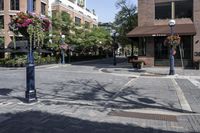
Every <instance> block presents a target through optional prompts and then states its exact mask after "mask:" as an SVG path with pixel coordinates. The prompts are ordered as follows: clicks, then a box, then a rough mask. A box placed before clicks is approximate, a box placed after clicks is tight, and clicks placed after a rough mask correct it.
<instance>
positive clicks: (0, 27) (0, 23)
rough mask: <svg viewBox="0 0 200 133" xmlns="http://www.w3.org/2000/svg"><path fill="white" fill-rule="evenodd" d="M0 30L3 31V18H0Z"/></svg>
mask: <svg viewBox="0 0 200 133" xmlns="http://www.w3.org/2000/svg"><path fill="white" fill-rule="evenodd" d="M0 29H4V16H0Z"/></svg>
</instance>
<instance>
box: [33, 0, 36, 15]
mask: <svg viewBox="0 0 200 133" xmlns="http://www.w3.org/2000/svg"><path fill="white" fill-rule="evenodd" d="M33 11H34V12H35V11H36V0H33Z"/></svg>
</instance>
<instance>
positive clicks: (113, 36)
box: [110, 30, 119, 66]
mask: <svg viewBox="0 0 200 133" xmlns="http://www.w3.org/2000/svg"><path fill="white" fill-rule="evenodd" d="M110 35H111V37H112V38H113V65H114V66H116V65H117V60H116V53H115V48H116V37H118V36H119V33H117V32H116V30H112V32H111V33H110Z"/></svg>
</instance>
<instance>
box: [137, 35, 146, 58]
mask: <svg viewBox="0 0 200 133" xmlns="http://www.w3.org/2000/svg"><path fill="white" fill-rule="evenodd" d="M146 43H147V38H146V37H142V38H139V45H138V55H139V56H146Z"/></svg>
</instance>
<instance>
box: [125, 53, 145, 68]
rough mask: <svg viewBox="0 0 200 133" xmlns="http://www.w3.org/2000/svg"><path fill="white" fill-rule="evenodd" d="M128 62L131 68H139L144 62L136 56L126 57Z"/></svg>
mask: <svg viewBox="0 0 200 133" xmlns="http://www.w3.org/2000/svg"><path fill="white" fill-rule="evenodd" d="M128 63H132V66H133V68H137V69H141V68H142V67H143V65H145V62H144V61H143V60H141V59H138V58H137V57H135V56H133V57H128Z"/></svg>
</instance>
